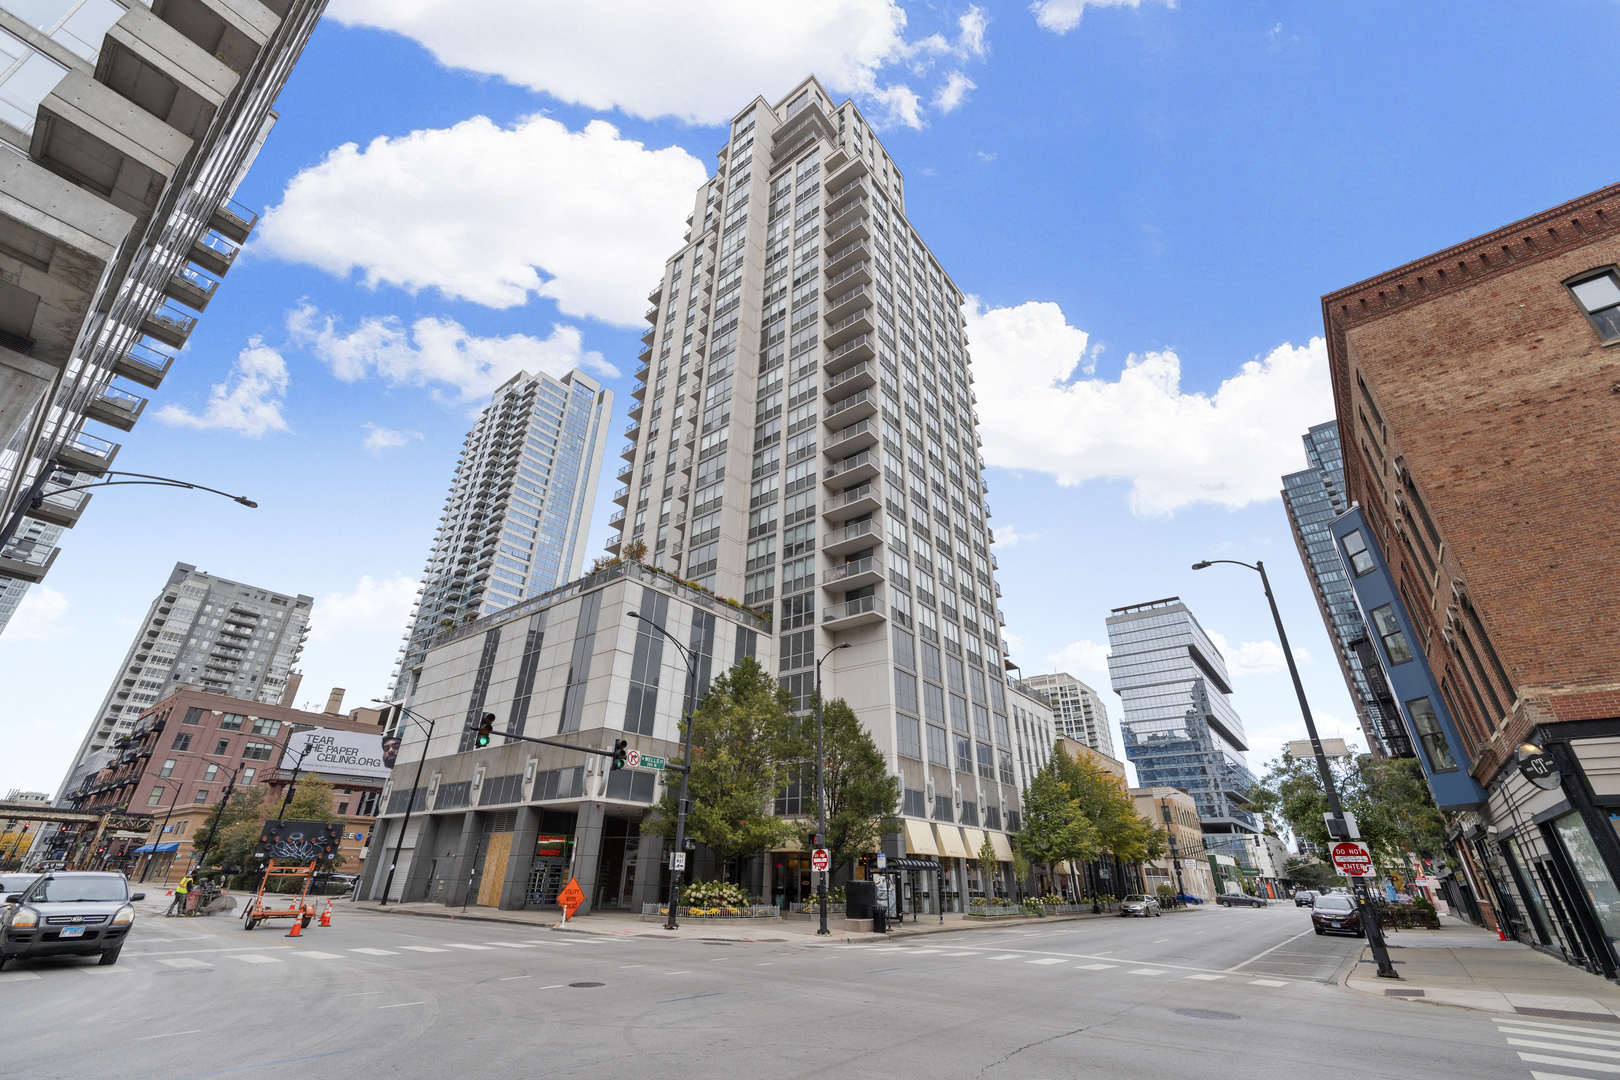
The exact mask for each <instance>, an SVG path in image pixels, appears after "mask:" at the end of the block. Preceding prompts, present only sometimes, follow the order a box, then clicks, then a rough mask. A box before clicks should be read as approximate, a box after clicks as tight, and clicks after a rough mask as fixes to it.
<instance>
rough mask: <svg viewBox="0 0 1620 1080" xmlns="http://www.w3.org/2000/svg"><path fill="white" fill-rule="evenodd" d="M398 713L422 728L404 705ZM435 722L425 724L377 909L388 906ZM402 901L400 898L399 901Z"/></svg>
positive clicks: (418, 720) (419, 722)
mask: <svg viewBox="0 0 1620 1080" xmlns="http://www.w3.org/2000/svg"><path fill="white" fill-rule="evenodd" d="M399 712H400V715H401V716H404V717H405V718H406V719H407V720H409V721H411V722H412V723H413V724H415V725H416V726H417V727H421V726H422V721H421V719H420V718H419V717H417V715H416V714H415V713H413V712H412V711H411V710H410V709H408V708H406V707H405V706H404V705H401V706H400V707H399ZM437 722H438V721H436V720H429V721H428V722H427V738H426V739H425V740H424V741H423V743H422V757H421V760H419V761H418V762H417V763H416V779H415V780H412V781H411V794H410V798H408V799H406V800H405V820H403V821H401V822H400V823H399V839H398V840H396V841H395V842H394V857H393V858H392V859H390V860H389V862H388V880H386V881H384V882H383V890H382V899H381V900H380V901H378V903H377V906H378V907H387V906H388V891H389V890H390V889H392V888H393V887H394V870H395V869H396V868H397V867H398V866H399V853H400V851H401V849H403V848H404V847H405V830H406V829H408V828H410V826H411V809H412V808H413V807H415V805H416V791H417V787H418V785H420V784H421V783H422V766H423V765H426V764H427V756H428V748H429V747H431V746H432V745H433V725H434V724H436V723H437ZM403 899H404V897H403V896H401V900H403Z"/></svg>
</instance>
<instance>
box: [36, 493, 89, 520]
mask: <svg viewBox="0 0 1620 1080" xmlns="http://www.w3.org/2000/svg"><path fill="white" fill-rule="evenodd" d="M89 505H90V493H89V492H88V491H70V492H68V493H66V494H60V495H58V494H49V493H48V494H46V495H44V496H42V497H40V498H39V499H38V500H36V501H35V502H34V503H33V505H31V506H30V507H29V508H28V512H27V513H28V516H29V517H31V518H33V519H34V520H35V521H43V522H45V523H47V524H49V525H60V526H62V528H64V529H71V528H73V526H75V525H77V524H78V523H79V516H80V515H81V514H83V513H84V508H85V507H87V506H89Z"/></svg>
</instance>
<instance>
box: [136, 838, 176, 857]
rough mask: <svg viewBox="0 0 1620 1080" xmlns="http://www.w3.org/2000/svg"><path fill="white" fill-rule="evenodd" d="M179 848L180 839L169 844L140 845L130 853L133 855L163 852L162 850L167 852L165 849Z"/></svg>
mask: <svg viewBox="0 0 1620 1080" xmlns="http://www.w3.org/2000/svg"><path fill="white" fill-rule="evenodd" d="M179 850H180V841H178V840H172V841H170V842H169V843H167V844H142V845H141V846H140V847H138V848H136V849H135V850H134V851H132V852H130V854H131V855H151V854H152V853H154V852H157V853H162V852H165V851H179Z"/></svg>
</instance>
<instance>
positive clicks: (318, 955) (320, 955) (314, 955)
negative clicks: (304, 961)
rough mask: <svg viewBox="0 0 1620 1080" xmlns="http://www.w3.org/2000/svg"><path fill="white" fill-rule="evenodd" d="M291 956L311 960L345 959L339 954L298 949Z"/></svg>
mask: <svg viewBox="0 0 1620 1080" xmlns="http://www.w3.org/2000/svg"><path fill="white" fill-rule="evenodd" d="M293 955H294V956H307V957H309V958H310V959H311V960H343V959H345V957H344V956H343V955H342V954H341V953H335V952H317V951H315V950H314V949H308V950H305V949H300V950H298V951H297V952H295V953H293Z"/></svg>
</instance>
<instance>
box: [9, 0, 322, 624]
mask: <svg viewBox="0 0 1620 1080" xmlns="http://www.w3.org/2000/svg"><path fill="white" fill-rule="evenodd" d="M325 6H326V0H262V2H261V0H184V2H181V0H169V2H147V3H144V4H142V3H128V2H125V0H91V2H82V0H0V14H3V16H4V17H3V19H0V158H3V161H0V579H9V580H11V581H12V582H19V583H21V584H13V585H8V586H7V588H6V594H5V598H4V600H3V601H0V626H3V620H5V619H6V618H8V617H9V614H10V613H11V612H12V611H15V610H16V606H17V602H18V601H20V600H21V596H22V593H23V592H24V591H26V588H27V585H28V584H30V583H33V582H38V581H40V580H42V579H43V578H44V577H45V575H46V573H47V572H48V571H49V570H50V567H51V564H52V562H53V561H54V560H55V558H56V555H57V551H58V549H57V548H56V546H55V542H56V540H57V538H58V537H60V535H61V531H62V529H65V528H72V527H73V526H74V525H75V524H76V523H77V522H78V520H79V517H80V516H81V515H82V514H83V513H84V511H85V508H86V506H87V505H88V504H89V502H90V495H89V493H88V492H84V491H66V490H65V489H67V488H70V487H73V486H75V485H76V484H81V483H85V482H88V481H91V480H93V479H94V478H96V477H100V476H103V475H105V474H106V472H107V471H108V469H109V468H110V467H111V465H112V462H113V458H114V456H115V455H116V454H117V452H118V445H117V444H116V443H113V442H109V441H108V440H107V439H105V438H103V437H101V435H98V434H95V433H94V432H93V431H86V430H84V426H85V422H86V421H87V420H94V421H96V422H97V423H99V424H102V425H105V426H106V427H108V428H113V429H116V430H118V431H129V430H130V429H131V428H133V427H134V425H135V422H136V420H137V419H138V418H139V417H140V415H141V413H142V411H143V410H144V409H145V407H146V399H145V398H144V397H142V396H141V391H142V389H143V388H144V389H155V388H157V387H158V386H159V385H160V384H161V383H162V382H163V379H164V376H165V375H167V374H168V371H169V368H170V365H172V364H173V363H174V360H175V357H176V356H178V355H179V353H180V351H181V350H182V348H183V347H184V346H185V344H186V341H187V338H188V337H189V336H190V334H191V331H192V329H193V328H194V327H195V326H196V324H197V315H198V313H201V312H202V311H203V310H204V309H206V308H207V306H208V303H209V301H210V300H211V299H212V297H213V295H214V293H215V291H216V289H217V288H218V286H219V283H220V280H221V279H222V278H223V276H224V275H225V273H226V272H227V271H228V270H229V269H230V268H231V265H232V262H233V261H234V259H235V258H236V254H237V252H238V251H239V250H240V247H241V245H242V244H243V243H244V242H245V241H246V240H247V238H248V234H249V233H250V232H251V231H252V229H253V226H254V223H255V221H256V216H255V215H254V214H253V212H252V211H250V210H248V209H247V208H246V207H243V206H241V205H239V204H237V203H235V202H233V201H232V200H231V196H232V194H233V193H234V192H235V191H236V188H237V186H238V185H239V184H240V183H241V182H242V178H243V176H244V175H245V174H246V172H247V169H248V167H249V166H250V165H251V164H252V162H253V159H254V157H255V156H256V155H257V153H258V150H259V148H260V147H261V146H262V145H263V143H264V140H265V137H266V136H267V135H268V134H269V131H270V127H271V125H272V124H273V123H274V122H275V113H274V112H272V111H271V108H272V106H273V105H274V104H275V101H276V96H277V95H278V94H279V93H280V91H281V87H282V84H283V83H284V82H285V81H286V79H287V76H288V74H289V73H290V72H291V70H292V67H293V65H294V64H295V63H296V62H297V60H298V57H299V55H300V53H301V52H302V51H303V48H304V44H305V42H307V41H308V40H309V36H310V33H311V32H312V31H313V30H314V28H315V23H316V21H317V20H318V19H319V18H320V14H321V11H322V10H323V9H324V8H325ZM96 430H101V429H96ZM198 479H201V478H198ZM215 482H217V481H215ZM223 486H229V485H223ZM36 504H37V505H36ZM46 526H48V527H46Z"/></svg>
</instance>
